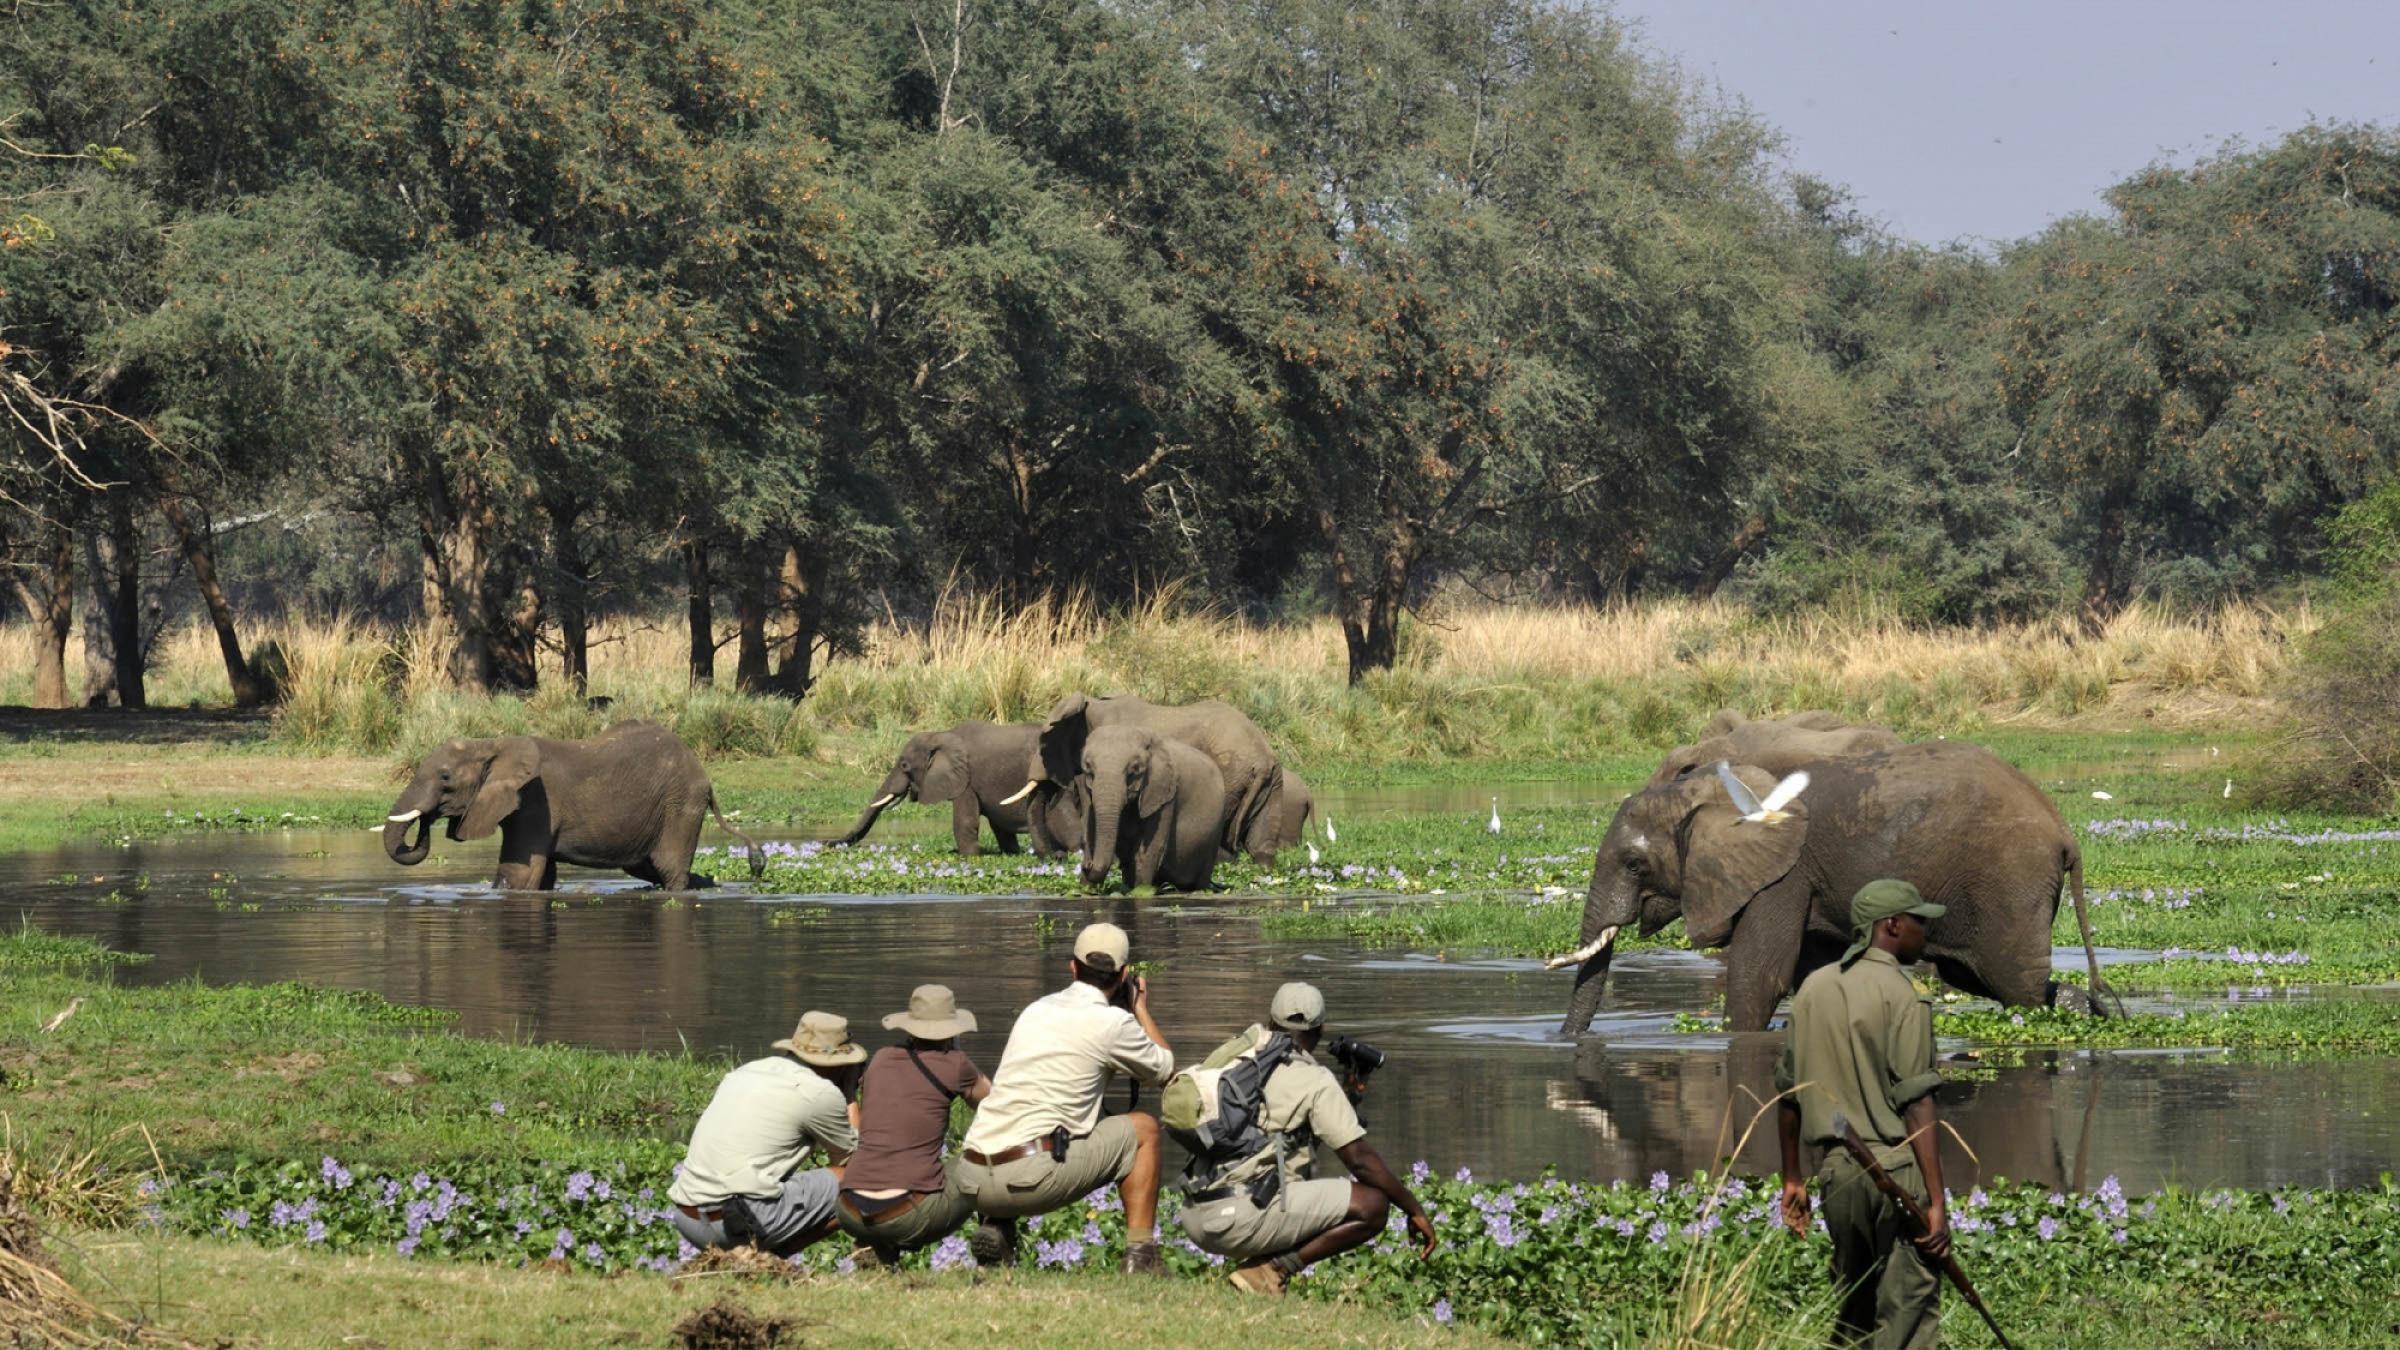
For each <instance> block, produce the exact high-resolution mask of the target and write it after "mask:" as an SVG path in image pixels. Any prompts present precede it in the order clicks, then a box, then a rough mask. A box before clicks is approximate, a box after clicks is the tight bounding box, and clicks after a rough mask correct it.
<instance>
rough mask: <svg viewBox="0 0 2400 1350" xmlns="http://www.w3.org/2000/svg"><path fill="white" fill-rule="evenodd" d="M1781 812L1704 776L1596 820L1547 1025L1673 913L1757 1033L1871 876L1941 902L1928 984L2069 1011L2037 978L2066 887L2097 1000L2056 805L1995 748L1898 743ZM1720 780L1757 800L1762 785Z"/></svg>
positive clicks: (1745, 772)
mask: <svg viewBox="0 0 2400 1350" xmlns="http://www.w3.org/2000/svg"><path fill="white" fill-rule="evenodd" d="M1806 768H1807V770H1808V773H1809V784H1808V787H1807V790H1806V791H1804V792H1802V793H1801V794H1800V796H1799V798H1798V799H1797V800H1795V801H1794V802H1792V803H1791V804H1790V806H1789V807H1788V808H1787V809H1786V812H1785V814H1784V815H1783V816H1782V818H1780V819H1774V818H1770V819H1768V820H1766V821H1760V822H1754V821H1746V820H1744V819H1742V817H1741V814H1740V812H1739V811H1738V810H1737V809H1736V808H1735V807H1734V806H1733V805H1732V803H1731V801H1730V800H1729V799H1728V798H1727V795H1726V792H1725V788H1724V787H1723V785H1722V784H1721V783H1719V781H1718V779H1717V775H1715V774H1713V773H1700V774H1691V775H1687V776H1685V777H1683V778H1678V779H1673V780H1670V781H1667V782H1663V783H1654V784H1652V785H1651V786H1649V787H1646V788H1644V789H1642V790H1641V791H1640V792H1637V793H1635V794H1634V795H1632V796H1631V797H1628V798H1627V799H1626V800H1625V802H1624V803H1623V804H1622V805H1621V806H1619V807H1618V808H1617V814H1616V818H1615V819H1614V820H1612V821H1610V822H1609V827H1608V832H1607V834H1606V835H1604V836H1603V837H1602V839H1601V841H1600V848H1599V854H1598V856H1597V857H1596V858H1595V859H1594V860H1593V863H1592V881H1591V885H1590V887H1589V889H1588V890H1587V891H1586V892H1585V895H1584V902H1583V928H1582V937H1581V942H1582V945H1581V946H1580V947H1579V948H1577V949H1576V950H1575V951H1573V952H1571V953H1569V954H1567V955H1566V956H1562V957H1559V958H1557V959H1556V960H1554V961H1552V962H1550V965H1551V967H1552V968H1553V969H1555V968H1558V967H1560V966H1567V965H1572V966H1574V967H1575V968H1576V971H1575V992H1574V995H1573V997H1572V999H1571V1001H1570V1003H1569V1006H1568V1009H1567V1018H1566V1022H1565V1023H1564V1024H1563V1025H1562V1026H1561V1028H1560V1031H1561V1032H1562V1033H1563V1034H1565V1035H1568V1036H1578V1035H1581V1034H1582V1033H1583V1032H1584V1031H1585V1030H1586V1029H1588V1028H1589V1027H1590V1026H1591V1021H1592V1015H1593V1014H1594V1013H1595V1012H1597V1011H1598V1010H1599V1007H1600V996H1601V993H1602V992H1603V990H1604V988H1605V985H1606V979H1607V975H1608V966H1609V958H1610V955H1611V953H1612V951H1613V949H1614V946H1615V942H1616V935H1617V934H1618V932H1620V931H1621V930H1623V929H1624V928H1626V927H1629V926H1633V925H1636V924H1638V925H1639V931H1640V932H1642V933H1644V934H1650V933H1655V932H1657V931H1658V930H1659V929H1661V928H1664V927H1665V926H1666V925H1667V924H1668V923H1670V922H1672V921H1673V920H1674V919H1675V918H1676V917H1677V916H1678V915H1681V916H1682V918H1683V921H1684V926H1685V928H1686V930H1687V931H1688V933H1689V936H1690V941H1691V945H1692V947H1693V948H1694V949H1695V950H1697V949H1700V948H1705V947H1722V948H1724V949H1725V958H1724V959H1725V965H1726V979H1725V991H1726V992H1725V1020H1726V1025H1727V1027H1728V1028H1730V1029H1732V1030H1735V1031H1756V1030H1759V1029H1762V1028H1764V1027H1765V1026H1766V1024H1767V1018H1768V1016H1769V1015H1770V1014H1772V1013H1773V1012H1774V1010H1775V1005H1776V1002H1777V1000H1779V999H1780V998H1782V996H1783V995H1784V993H1785V992H1786V991H1788V990H1790V989H1791V988H1793V987H1794V986H1796V985H1797V984H1798V983H1799V981H1800V980H1801V979H1802V978H1803V977H1804V976H1806V975H1807V974H1808V973H1809V972H1810V971H1812V970H1815V969H1816V968H1817V967H1819V966H1822V965H1825V964H1828V963H1829V962H1831V961H1833V960H1835V959H1837V958H1838V956H1839V954H1840V953H1841V952H1842V950H1843V949H1844V948H1845V947H1847V946H1848V945H1849V943H1850V939H1851V933H1850V899H1851V897H1852V896H1853V895H1855V894H1857V892H1858V888H1859V887H1861V886H1863V885H1865V884H1866V883H1867V882H1869V881H1873V880H1875V879H1877V878H1879V877H1897V878H1899V879H1901V880H1903V881H1907V882H1910V883H1912V884H1914V885H1915V886H1916V887H1917V889H1918V890H1920V891H1922V892H1924V894H1925V898H1926V899H1928V900H1932V901H1935V902H1937V903H1939V904H1943V905H1947V906H1948V907H1949V913H1948V914H1946V915H1944V916H1943V917H1942V918H1940V919H1937V920H1935V921H1934V923H1933V931H1932V935H1931V938H1930V940H1929V941H1928V942H1927V944H1926V947H1925V959H1927V960H1930V961H1931V962H1933V964H1934V966H1935V968H1936V969H1937V970H1938V971H1940V973H1941V977H1942V979H1943V980H1944V981H1946V982H1947V983H1949V984H1950V985H1952V986H1953V987H1955V988H1958V989H1962V990H1965V991H1966V992H1968V993H1971V994H1981V995H1985V996H1987V997H1990V998H1994V999H1997V1000H1999V1001H2000V1002H2002V1003H2005V1004H2011V1005H2015V1006H2020V1007H2037V1006H2042V1005H2046V1004H2053V1003H2062V1002H2064V1003H2073V1002H2079V1001H2081V999H2082V995H2081V994H2079V993H2077V992H2076V991H2074V990H2072V989H2071V988H2070V987H2066V986H2061V985H2059V984H2057V983H2056V982H2055V981H2053V980H2052V979H2051V978H2050V928H2051V923H2052V921H2053V920H2054V919H2055V918H2056V917H2057V914H2058V901H2059V892H2060V883H2061V881H2062V879H2064V880H2066V881H2070V882H2071V883H2072V886H2073V895H2074V898H2075V914H2076V918H2077V920H2078V921H2079V922H2080V923H2081V925H2082V928H2083V939H2084V951H2085V955H2086V958H2087V959H2088V961H2089V962H2090V967H2091V980H2092V984H2091V988H2092V990H2093V991H2094V995H2095V996H2097V994H2098V993H2100V992H2102V991H2103V990H2104V986H2103V985H2102V983H2101V981H2100V959H2099V954H2098V952H2097V951H2096V950H2095V949H2094V948H2093V945H2092V925H2091V916H2090V910H2089V908H2088V906H2087V905H2086V902H2085V899H2084V892H2083V854H2082V850H2081V849H2080V848H2078V847H2077V845H2076V842H2075V836H2074V834H2073V832H2072V831H2070V830H2069V829H2068V828H2067V825H2066V822H2065V820H2063V819H2062V818H2061V817H2060V816H2059V813H2058V808H2057V806H2055V805H2054V804H2053V803H2052V802H2051V801H2050V799H2049V797H2047V796H2045V795H2044V794H2043V792H2042V790H2041V789H2040V788H2038V787H2036V786H2034V784H2033V782H2032V780H2030V779H2028V778H2026V777H2025V775H2023V774H2021V773H2019V772H2017V770H2016V769H2015V768H2014V767H2012V766H2011V765H2009V763H2008V762H2007V761H2005V760H2003V759H2001V758H2000V757H1999V756H1998V755H1995V754H1993V753H1992V752H1991V751H1989V750H1986V749H1984V748H1983V747H1981V746H1977V745H1970V744H1967V743H1965V742H1963V741H1935V742H1929V743H1925V744H1919V745H1905V746H1900V747H1898V748H1896V749H1891V750H1883V751H1878V752H1877V753H1875V754H1871V755H1859V756H1850V757H1845V758H1838V759H1822V760H1815V761H1812V762H1810V763H1809V764H1808V765H1807V766H1806ZM1734 772H1735V773H1736V774H1737V775H1738V776H1739V777H1740V778H1741V780H1742V781H1743V783H1745V784H1746V785H1748V786H1749V788H1750V790H1751V791H1752V792H1753V793H1756V794H1758V795H1759V796H1762V797H1763V796H1765V795H1766V792H1767V790H1768V789H1769V788H1770V787H1771V786H1772V785H1773V784H1774V782H1775V779H1776V775H1774V774H1770V773H1768V772H1766V771H1765V770H1763V769H1760V768H1758V767H1757V766H1755V765H1741V766H1739V767H1737V768H1736V769H1735V770H1734Z"/></svg>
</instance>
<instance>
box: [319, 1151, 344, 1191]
mask: <svg viewBox="0 0 2400 1350" xmlns="http://www.w3.org/2000/svg"><path fill="white" fill-rule="evenodd" d="M317 1175H318V1176H321V1177H323V1178H325V1179H326V1180H327V1181H330V1182H332V1183H333V1188H334V1189H335V1190H337V1191H346V1190H349V1189H350V1169H349V1168H347V1167H344V1166H342V1165H341V1164H340V1163H338V1162H335V1161H334V1160H333V1159H332V1158H330V1157H328V1158H327V1159H325V1161H324V1162H322V1163H319V1164H318V1165H317Z"/></svg>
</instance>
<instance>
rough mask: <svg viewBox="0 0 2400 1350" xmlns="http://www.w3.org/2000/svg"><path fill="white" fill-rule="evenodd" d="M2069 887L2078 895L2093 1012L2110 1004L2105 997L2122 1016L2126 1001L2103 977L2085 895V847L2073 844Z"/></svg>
mask: <svg viewBox="0 0 2400 1350" xmlns="http://www.w3.org/2000/svg"><path fill="white" fill-rule="evenodd" d="M2067 888H2068V892H2067V893H2068V894H2070V895H2072V896H2074V897H2075V925H2076V927H2077V928H2079V929H2081V930H2082V932H2083V959H2084V962H2085V968H2086V970H2088V971H2089V973H2090V975H2091V981H2092V982H2091V984H2090V985H2089V986H2088V987H2089V988H2090V990H2091V995H2092V1011H2093V1012H2095V1013H2097V1012H2100V1011H2102V1009H2103V1008H2104V1007H2106V1006H2108V1005H2107V1004H2104V1003H2102V1001H2101V1000H2102V999H2103V998H2106V999H2107V1000H2109V1002H2110V1003H2113V1004H2114V1005H2115V1010H2116V1014H2117V1015H2118V1016H2123V1015H2124V1012H2125V1005H2124V1003H2123V1002H2122V1001H2121V1000H2118V999H2117V997H2116V991H2115V990H2113V989H2110V988H2109V987H2108V985H2107V982H2105V981H2103V980H2102V979H2101V978H2100V948H2099V946H2098V944H2096V943H2094V942H2093V941H2092V907H2091V904H2090V903H2089V902H2088V901H2086V900H2085V899H2084V895H2083V850H2081V849H2079V848H2076V847H2075V846H2074V845H2072V844H2069V845H2068V846H2067Z"/></svg>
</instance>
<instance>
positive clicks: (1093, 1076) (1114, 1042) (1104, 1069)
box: [960, 980, 1175, 1155]
mask: <svg viewBox="0 0 2400 1350" xmlns="http://www.w3.org/2000/svg"><path fill="white" fill-rule="evenodd" d="M1174 1071H1175V1056H1174V1055H1172V1054H1171V1053H1169V1052H1168V1050H1167V1048H1166V1047H1165V1046H1163V1045H1160V1044H1159V1043H1158V1042H1156V1041H1154V1040H1151V1039H1150V1037H1149V1036H1148V1035H1147V1034H1145V1033H1144V1032H1143V1031H1142V1024H1141V1023H1139V1022H1137V1021H1135V1020H1134V1019H1133V1014H1132V1013H1129V1012H1127V1011H1125V1010H1124V1009H1122V1008H1119V1007H1116V1006H1114V1005H1113V1004H1111V1003H1110V1002H1109V1001H1108V998H1107V996H1106V995H1104V994H1102V993H1101V992H1100V991H1099V990H1097V989H1095V988H1093V987H1092V986H1090V985H1088V984H1085V983H1083V982H1082V981H1080V980H1078V981H1076V982H1075V983H1073V984H1070V985H1068V986H1067V987H1066V988H1064V989H1061V990H1059V991H1058V992H1057V993H1055V994H1051V995H1049V996H1048V997H1045V998H1038V999H1035V1000H1034V1001H1033V1002H1032V1003H1030V1004H1028V1005H1027V1006H1026V1008H1025V1011H1023V1012H1021V1013H1019V1014H1017V1024H1016V1025H1015V1026H1013V1027H1011V1028H1009V1031H1008V1048H1007V1049H1005V1050H1003V1051H1001V1052H1000V1067H999V1068H998V1069H996V1070H994V1071H993V1073H992V1091H991V1095H989V1096H987V1097H985V1098H984V1099H983V1104H982V1105H981V1106H979V1107H977V1108H976V1109H975V1123H974V1124H973V1125H972V1126H970V1127H969V1128H968V1130H967V1137H966V1138H965V1139H964V1140H963V1141H961V1144H960V1147H962V1148H970V1149H973V1150H975V1151H976V1152H977V1153H982V1154H986V1155H989V1154H993V1153H1000V1152H1003V1151H1005V1150H1008V1149H1012V1148H1015V1147H1016V1146H1017V1145H1019V1144H1025V1143H1031V1142H1032V1141H1033V1140H1036V1139H1046V1138H1048V1137H1049V1136H1050V1133H1051V1132H1052V1131H1053V1130H1056V1129H1058V1128H1059V1127H1060V1126H1062V1125H1063V1126H1065V1127H1066V1130H1067V1134H1068V1135H1069V1136H1070V1137H1072V1138H1076V1139H1081V1138H1082V1137H1083V1136H1085V1135H1087V1134H1090V1133H1091V1132H1092V1131H1093V1130H1094V1129H1097V1128H1098V1127H1099V1124H1100V1094H1101V1092H1102V1091H1103V1090H1104V1089H1106V1088H1107V1086H1108V1080H1109V1078H1110V1077H1111V1076H1112V1075H1114V1074H1117V1073H1129V1074H1132V1075H1133V1076H1134V1077H1135V1078H1137V1079H1139V1080H1141V1081H1142V1082H1143V1083H1145V1084H1147V1085H1149V1086H1151V1087H1156V1086H1158V1085H1159V1084H1161V1083H1164V1082H1165V1081H1167V1075H1169V1074H1171V1073H1173V1072H1174Z"/></svg>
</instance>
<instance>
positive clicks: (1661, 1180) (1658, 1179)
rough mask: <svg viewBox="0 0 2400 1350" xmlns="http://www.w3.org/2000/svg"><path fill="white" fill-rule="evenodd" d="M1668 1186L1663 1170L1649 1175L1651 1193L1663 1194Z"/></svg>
mask: <svg viewBox="0 0 2400 1350" xmlns="http://www.w3.org/2000/svg"><path fill="white" fill-rule="evenodd" d="M1668 1184H1669V1183H1668V1181H1667V1174H1666V1171H1665V1169H1663V1168H1662V1169H1660V1170H1659V1171H1656V1172H1652V1173H1651V1174H1650V1189H1651V1190H1652V1191H1654V1192H1661V1193H1663V1192H1664V1191H1665V1190H1666V1189H1667V1186H1668Z"/></svg>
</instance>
